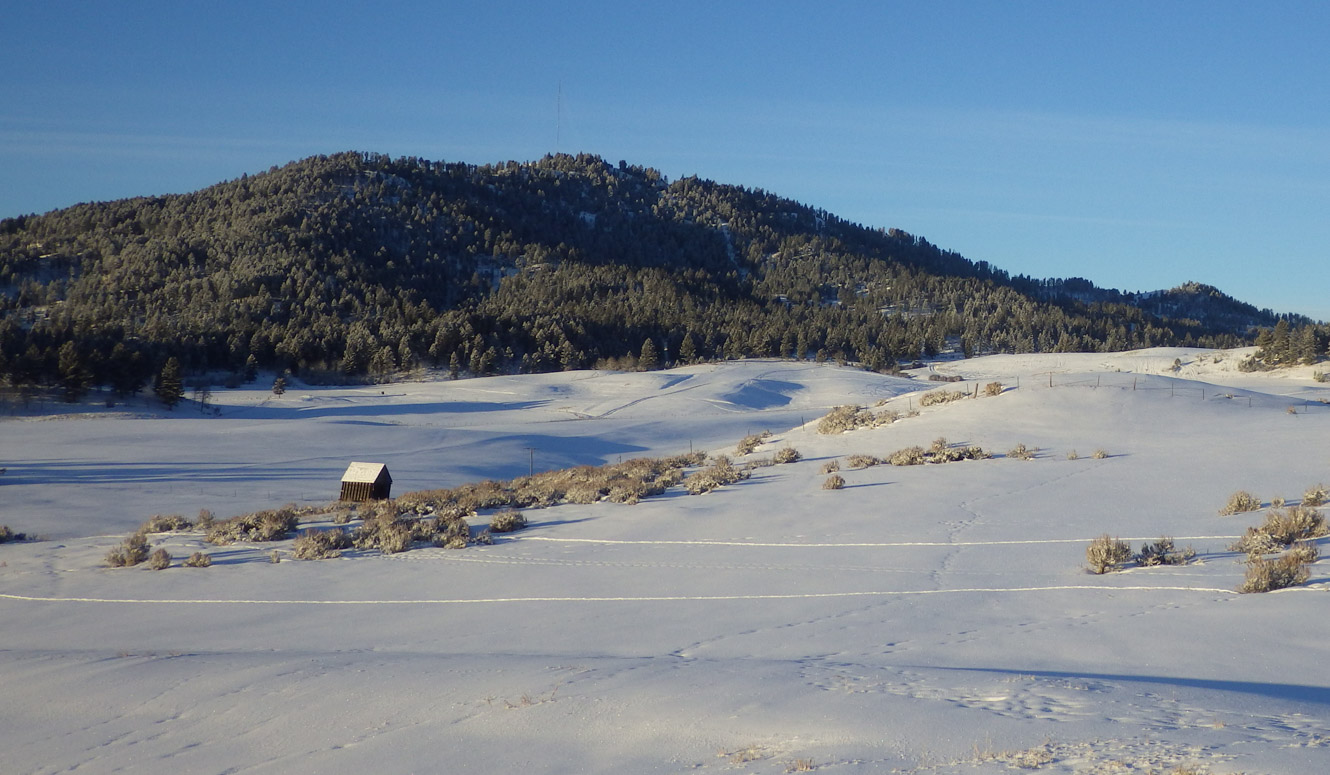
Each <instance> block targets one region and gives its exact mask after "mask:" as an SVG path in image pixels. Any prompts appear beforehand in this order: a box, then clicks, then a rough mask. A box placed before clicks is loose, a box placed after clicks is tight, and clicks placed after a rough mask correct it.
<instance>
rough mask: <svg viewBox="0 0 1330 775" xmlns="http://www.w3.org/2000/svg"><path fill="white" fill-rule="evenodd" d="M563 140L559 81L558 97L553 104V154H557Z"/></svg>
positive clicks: (561, 94) (561, 92)
mask: <svg viewBox="0 0 1330 775" xmlns="http://www.w3.org/2000/svg"><path fill="white" fill-rule="evenodd" d="M562 140H563V81H559V97H558V101H557V102H556V103H555V113H554V152H555V153H558V152H559V145H560V143H561V142H562Z"/></svg>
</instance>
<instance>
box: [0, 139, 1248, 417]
mask: <svg viewBox="0 0 1330 775" xmlns="http://www.w3.org/2000/svg"><path fill="white" fill-rule="evenodd" d="M1197 287H1201V286H1197ZM1211 290H1212V289H1211ZM1203 295H1204V294H1203ZM1145 301H1146V303H1141V302H1142V300H1141V299H1140V298H1139V297H1135V296H1128V295H1124V294H1119V293H1117V292H1115V291H1103V290H1102V289H1096V288H1094V286H1093V285H1090V284H1088V283H1086V282H1085V281H1035V280H1031V279H1029V278H1023V277H1020V278H1012V277H1009V276H1008V275H1007V274H1006V273H1005V272H1002V271H1001V270H999V269H996V268H994V267H991V266H989V265H988V264H986V263H985V262H982V261H978V262H972V261H969V260H967V259H965V258H963V257H962V256H959V255H957V254H956V253H953V252H949V251H946V250H942V249H939V248H937V247H935V246H933V245H931V244H929V243H928V242H927V241H925V240H923V239H921V238H917V237H913V236H911V235H909V234H906V233H904V232H900V231H897V230H874V229H867V228H863V227H860V226H857V225H855V224H851V223H848V222H846V221H844V220H842V219H839V218H837V217H836V216H834V215H832V214H830V213H827V212H824V211H821V210H816V209H813V208H810V207H805V206H803V205H800V204H797V203H795V202H792V201H789V200H786V199H781V198H779V197H776V196H773V195H771V194H768V193H765V192H763V191H755V190H750V189H745V188H740V187H735V186H727V185H720V184H716V183H713V182H710V181H704V180H698V179H695V178H685V179H682V180H676V181H673V182H667V181H666V180H665V179H663V178H662V177H661V175H660V174H659V173H657V172H656V171H654V170H651V169H644V168H642V167H636V166H630V165H626V164H625V163H623V162H620V163H619V164H617V165H611V164H608V163H606V162H605V161H603V160H601V159H599V158H596V157H592V156H585V155H582V156H577V157H572V156H566V155H560V156H553V157H547V158H545V159H543V160H541V161H539V162H534V163H527V164H518V163H515V162H509V163H507V164H499V165H489V166H474V165H467V164H446V163H440V162H430V161H426V160H424V159H417V158H399V159H391V158H388V157H386V156H382V155H374V154H361V153H343V154H337V155H334V156H318V157H313V158H309V159H305V160H303V161H299V162H294V163H292V164H289V165H287V166H285V167H282V168H280V169H279V168H273V169H271V170H269V171H268V172H266V173H263V174H259V175H254V176H244V177H241V178H240V179H238V180H232V181H229V182H226V183H221V184H218V185H215V186H212V187H209V188H206V189H204V190H201V191H198V192H195V193H191V194H184V195H179V196H165V197H149V198H137V199H127V200H121V201H116V202H107V203H99V204H81V205H77V206H75V207H70V208H67V209H64V210H59V211H55V212H51V213H48V214H46V215H40V216H37V215H33V216H25V217H20V218H12V219H6V220H3V221H0V375H4V377H5V378H6V379H7V380H8V381H9V383H10V384H11V385H18V386H23V385H31V384H41V383H46V384H50V383H60V384H63V385H64V386H65V387H66V389H67V390H69V391H71V392H73V393H78V391H79V390H86V388H87V386H89V385H93V384H100V385H106V386H109V387H112V388H114V389H115V390H117V391H120V392H130V391H133V390H136V389H138V388H139V387H141V386H142V385H143V384H145V383H146V381H147V380H149V379H150V378H151V376H152V375H153V374H154V373H156V371H157V370H158V369H159V368H160V367H161V365H162V363H163V362H164V361H166V360H167V359H168V358H169V357H175V358H177V359H178V361H179V363H180V364H181V365H182V366H183V368H184V369H185V370H186V371H194V372H199V371H203V370H218V369H225V370H229V371H231V372H234V373H237V374H241V373H244V372H246V371H249V372H250V373H252V372H253V371H254V370H255V369H257V368H289V369H291V370H293V371H295V372H297V373H301V372H303V373H306V374H309V375H311V376H313V375H315V374H317V373H319V372H323V373H325V374H326V373H327V372H339V373H341V374H346V375H361V374H365V373H367V372H368V373H370V374H386V373H389V372H392V371H394V370H396V369H400V368H406V367H410V366H412V365H416V364H419V363H427V364H432V365H438V366H441V367H449V366H450V365H451V368H452V369H454V370H457V371H469V372H471V373H493V372H503V371H517V370H523V371H547V370H555V369H566V368H579V367H585V366H591V365H593V364H596V363H597V362H605V361H610V360H618V361H620V362H626V360H628V359H632V358H635V357H637V356H639V355H641V354H642V350H643V348H644V346H646V347H647V350H648V352H647V355H646V360H648V361H650V360H652V359H664V358H666V357H668V359H669V360H671V361H675V360H691V359H703V358H721V357H738V356H772V355H805V356H808V357H814V356H820V357H825V358H832V359H843V360H847V361H855V362H861V363H863V364H864V365H865V366H867V367H869V368H873V369H886V368H890V367H891V366H892V365H893V364H895V363H897V362H900V361H902V360H912V359H914V358H917V357H919V356H922V355H928V354H932V353H935V352H937V351H940V350H942V349H944V348H948V347H961V348H963V349H964V350H965V351H966V352H967V353H972V352H981V351H994V350H996V351H1018V352H1024V351H1039V350H1100V349H1104V350H1116V349H1126V348H1133V347H1142V346H1150V345H1165V344H1188V345H1190V344H1197V345H1216V346H1230V345H1235V344H1238V343H1240V342H1241V341H1243V340H1245V338H1246V337H1248V336H1249V334H1250V331H1249V329H1250V327H1251V326H1253V325H1272V324H1273V323H1274V318H1273V316H1271V315H1270V314H1269V313H1268V312H1259V311H1257V310H1255V309H1253V308H1250V307H1248V306H1246V305H1241V304H1239V303H1238V302H1236V301H1234V300H1232V299H1228V298H1227V297H1222V299H1220V300H1219V303H1220V305H1221V306H1222V307H1223V308H1224V309H1225V310H1227V311H1229V312H1233V314H1232V315H1231V316H1230V317H1229V318H1214V320H1218V321H1219V324H1215V323H1212V322H1210V321H1209V320H1206V321H1204V322H1203V321H1201V320H1198V319H1179V318H1165V317H1158V316H1157V313H1163V314H1170V313H1171V312H1173V311H1175V310H1174V308H1172V307H1165V306H1163V300H1162V299H1153V300H1145ZM1152 304H1154V305H1155V306H1154V307H1152V306H1151V305H1152ZM1207 317H1208V316H1207ZM648 343H649V344H648ZM651 351H654V353H653V352H651ZM333 376H335V375H333Z"/></svg>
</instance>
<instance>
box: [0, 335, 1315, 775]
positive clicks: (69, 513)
mask: <svg viewBox="0 0 1330 775" xmlns="http://www.w3.org/2000/svg"><path fill="white" fill-rule="evenodd" d="M1243 354H1244V353H1243V352H1241V351H1231V352H1217V351H1209V350H1192V349H1155V350H1148V351H1139V352H1132V353H1119V354H1111V355H1105V354H1094V355H1082V354H1057V355H1052V354H1046V355H1012V356H989V357H981V358H975V359H971V360H958V361H948V362H943V363H938V364H935V365H934V366H933V367H931V368H930V369H926V370H921V371H919V372H916V373H914V378H913V379H907V378H904V377H891V376H883V375H876V374H870V373H866V372H863V371H858V370H853V369H848V368H838V367H836V366H833V365H822V364H811V363H808V364H804V363H793V362H783V361H775V360H769V361H744V362H730V363H723V364H714V365H705V366H694V367H688V368H680V369H674V370H669V371H661V372H652V373H641V374H626V373H615V372H570V373H563V374H549V375H537V376H514V377H495V378H487V379H472V380H461V381H455V382H454V381H447V380H444V379H432V380H426V381H419V382H409V383H396V384H391V385H386V386H374V387H372V388H371V387H354V388H306V387H300V386H295V387H292V388H290V389H289V390H288V392H287V393H286V394H285V395H284V396H281V397H274V396H273V395H272V394H271V393H270V392H269V391H268V390H266V388H264V389H259V388H254V389H240V390H225V391H224V390H218V391H217V392H216V393H214V395H213V397H212V398H213V404H214V406H216V407H217V408H218V409H219V410H220V413H219V414H217V415H215V416H213V415H206V416H205V415H203V414H200V413H199V412H198V411H197V409H196V408H191V407H192V404H190V403H189V402H187V403H185V404H182V405H181V406H179V407H177V408H176V410H175V411H173V412H166V411H161V410H158V409H153V408H149V407H146V406H134V407H130V408H129V409H126V408H125V407H118V408H115V409H106V408H104V407H102V408H96V407H76V408H74V410H73V411H72V412H70V413H67V414H61V415H51V414H45V415H39V414H38V413H37V410H35V409H34V410H31V412H30V413H28V414H23V415H19V416H15V415H10V416H7V417H3V418H0V467H3V468H6V469H7V471H6V473H5V474H4V475H3V476H0V524H6V525H9V526H10V527H12V528H13V529H15V530H19V531H25V532H28V533H30V534H37V535H39V536H42V537H43V538H44V540H40V541H29V542H22V543H11V544H4V545H0V729H3V730H4V733H5V734H4V739H5V753H4V756H3V758H2V760H0V771H3V772H5V773H54V772H65V771H78V772H81V773H107V772H168V771H169V772H180V773H223V772H225V773H249V772H272V773H362V772H385V773H409V772H416V773H426V772H494V773H506V772H523V773H529V774H531V775H534V774H536V773H574V772H590V773H600V772H605V773H610V772H613V773H676V772H753V773H781V772H787V771H798V770H800V769H807V768H815V771H817V772H829V773H830V772H834V773H878V772H901V773H967V774H968V773H999V772H1009V771H1014V770H1016V769H1017V768H1020V767H1024V768H1026V769H1031V770H1033V771H1039V772H1048V773H1147V772H1148V773H1169V772H1178V773H1237V772H1243V773H1248V774H1249V775H1252V774H1254V773H1281V774H1285V773H1286V774H1288V775H1294V774H1295V773H1296V774H1298V775H1305V774H1308V773H1325V772H1330V669H1328V668H1327V667H1326V664H1327V663H1326V654H1327V644H1328V643H1330V616H1326V611H1327V600H1330V598H1326V597H1323V595H1324V594H1326V592H1327V590H1328V589H1330V574H1327V570H1326V569H1327V567H1330V566H1327V561H1321V562H1318V563H1316V564H1314V565H1313V566H1312V578H1311V581H1310V583H1308V584H1307V585H1305V586H1302V587H1298V588H1294V589H1290V590H1284V591H1280V592H1275V593H1269V594H1263V595H1239V594H1236V593H1235V592H1234V591H1233V590H1234V589H1235V588H1236V587H1237V586H1238V585H1239V584H1240V583H1241V581H1242V577H1243V569H1244V566H1243V565H1242V564H1241V560H1242V559H1243V558H1242V556H1241V555H1239V554H1236V553H1234V552H1232V551H1230V550H1229V548H1228V547H1229V545H1230V544H1231V543H1232V542H1233V540H1234V539H1235V538H1236V537H1237V536H1238V535H1240V534H1241V533H1242V531H1243V529H1244V528H1246V527H1247V526H1249V525H1253V524H1256V523H1258V522H1260V521H1261V520H1262V518H1263V516H1264V513H1263V512H1254V513H1249V514H1242V515H1236V516H1228V517H1221V516H1218V513H1217V512H1218V510H1219V508H1220V507H1221V506H1222V505H1223V504H1224V502H1225V501H1226V500H1227V498H1228V496H1229V494H1230V493H1232V492H1233V491H1235V490H1237V489H1246V490H1250V491H1251V492H1253V493H1256V494H1257V495H1258V496H1260V497H1261V498H1262V499H1263V500H1264V501H1265V502H1266V503H1269V502H1270V501H1271V500H1272V499H1273V498H1275V497H1276V496H1279V497H1284V498H1286V499H1288V501H1289V502H1290V503H1296V502H1297V501H1298V499H1299V498H1300V497H1301V495H1302V493H1303V492H1304V490H1306V489H1307V488H1308V487H1310V486H1312V485H1314V484H1317V483H1318V482H1326V483H1330V405H1327V404H1326V403H1323V402H1322V399H1325V400H1330V386H1327V385H1324V384H1321V383H1318V382H1316V381H1314V380H1313V379H1312V378H1311V374H1312V369H1311V368H1310V367H1308V368H1306V369H1299V370H1293V371H1285V372H1278V373H1273V374H1244V373H1240V372H1238V371H1237V370H1236V368H1235V367H1236V364H1237V362H1238V361H1239V360H1240V358H1241V357H1242V355H1243ZM1175 359H1177V360H1178V361H1180V362H1181V365H1180V368H1178V369H1176V370H1174V368H1173V364H1174V362H1175ZM929 371H936V372H938V373H942V374H956V375H960V376H963V377H965V378H966V381H964V382H960V383H955V384H938V383H934V382H929V381H927V376H928V373H929ZM991 381H1000V382H1002V383H1003V384H1004V386H1005V390H1004V392H1003V393H1002V394H1001V395H999V396H995V397H987V396H984V395H983V390H982V388H983V385H985V384H987V383H988V382H991ZM1050 383H1051V386H1050ZM976 385H977V386H979V388H980V390H979V393H980V397H978V398H975V399H972V400H964V401H958V402H953V403H948V404H943V405H936V406H930V407H927V408H923V409H922V410H921V411H920V413H919V414H918V416H914V417H908V418H906V419H902V420H900V421H898V422H896V423H894V424H891V425H887V426H883V427H879V428H875V429H860V430H856V431H852V432H848V433H844V434H841V435H836V436H822V435H818V434H817V433H816V424H817V423H816V420H817V419H818V418H819V417H820V416H822V415H823V414H825V412H826V411H827V410H828V409H829V408H830V407H832V406H835V405H838V404H846V403H854V404H864V405H869V406H872V405H874V404H877V403H878V402H879V401H886V404H885V407H890V408H895V409H898V410H900V411H902V412H907V411H908V410H909V409H911V408H915V409H917V408H919V406H920V403H919V394H920V392H922V391H928V390H938V389H945V390H967V391H970V392H974V390H975V387H976ZM44 410H45V411H46V412H52V411H68V410H66V409H65V408H64V407H52V406H50V405H48V406H46V407H45V408H44ZM763 430H768V431H771V432H772V434H773V435H772V438H771V439H770V440H769V441H768V442H767V443H765V444H764V445H763V446H762V447H760V448H759V449H758V451H757V452H755V453H753V454H751V455H748V456H745V457H736V458H735V460H736V462H744V461H748V460H753V459H756V458H760V457H764V456H769V455H770V454H771V453H772V452H774V451H775V450H776V449H779V448H780V447H783V446H787V445H789V446H794V447H795V448H797V449H798V450H799V451H800V452H802V453H803V456H804V459H803V460H802V461H800V462H797V463H793V464H788V465H779V466H771V467H762V468H756V469H754V470H753V475H752V478H751V479H749V480H747V481H744V482H741V483H739V484H737V485H733V486H728V487H724V488H721V489H719V490H716V491H714V492H712V493H709V494H706V495H700V496H688V495H686V494H684V492H683V490H682V488H674V489H672V490H671V491H670V492H668V493H667V494H665V495H663V496H659V497H656V498H651V499H647V500H644V501H642V502H641V503H639V504H637V505H621V504H610V503H599V504H592V505H563V506H558V507H555V508H550V509H544V510H527V511H526V516H527V518H528V520H529V521H530V523H531V525H530V527H528V528H527V529H525V530H523V531H520V532H517V533H512V534H506V535H502V536H496V540H495V543H494V544H493V545H491V546H476V547H471V548H467V549H464V550H445V549H436V548H417V549H413V550H411V551H408V552H405V553H401V554H394V555H381V554H379V553H377V552H365V551H349V552H347V553H346V556H344V557H342V558H341V559H336V560H325V561H295V560H287V561H283V562H281V563H278V564H271V563H269V562H268V554H269V552H270V551H271V550H272V548H273V547H274V546H275V547H276V548H277V549H278V550H280V551H287V550H289V546H290V541H286V542H278V543H276V544H235V545H231V546H222V547H213V546H210V545H207V544H204V543H203V542H202V540H201V534H199V533H197V532H180V533H169V534H154V535H153V536H152V538H151V540H152V543H153V544H155V545H160V546H163V547H165V548H167V549H168V550H169V551H170V552H171V553H172V554H173V555H174V556H175V558H176V562H175V564H174V566H173V567H171V568H169V569H167V570H164V571H160V572H154V571H150V570H146V569H144V568H142V567H137V568H127V569H111V568H107V567H104V565H103V563H102V559H103V557H104V555H105V554H106V552H107V550H108V549H110V548H111V547H112V546H114V545H115V544H116V543H118V542H119V541H120V539H121V538H123V537H124V535H125V534H127V533H128V532H130V531H132V530H133V529H135V528H136V527H137V526H138V525H139V524H140V523H142V522H143V521H144V520H145V519H146V518H147V517H148V516H150V515H152V514H160V513H180V514H184V515H186V516H189V517H192V516H193V515H194V514H195V513H197V511H198V509H200V508H204V507H206V508H209V509H211V510H213V511H215V512H216V513H217V514H218V516H219V517H224V516H229V515H231V514H239V513H244V512H246V511H251V510H254V509H259V508H270V507H275V506H278V505H281V504H282V503H285V502H289V501H295V502H327V501H330V500H332V499H334V498H335V497H336V495H337V491H338V482H339V479H340V477H341V475H342V472H343V471H344V470H345V468H346V466H347V464H348V463H349V462H350V461H353V460H372V461H376V462H383V463H386V464H387V465H388V468H389V470H390V471H391V473H392V476H393V480H394V484H393V490H394V493H395V494H401V493H404V492H407V491H411V490H419V489H429V488H435V487H444V486H453V485H457V484H461V483H464V482H467V481H474V480H479V479H486V478H496V479H504V478H511V477H514V476H519V475H522V474H525V473H527V471H528V469H529V468H530V467H534V468H535V469H536V470H548V469H554V468H562V467H566V466H572V465H581V464H599V463H605V462H614V461H617V460H619V459H620V458H623V459H627V458H630V457H638V456H656V455H669V454H676V453H680V452H686V451H688V450H689V448H690V445H691V446H692V447H693V448H695V449H705V450H708V451H711V452H712V453H717V454H719V453H725V454H730V455H733V454H734V445H735V444H736V442H737V441H738V440H739V438H740V437H742V436H744V435H746V434H749V433H753V432H758V431H763ZM938 437H945V438H946V439H947V440H949V441H950V442H952V443H964V444H967V445H968V444H977V445H980V446H982V447H983V448H985V449H986V450H988V451H989V452H992V453H995V456H994V458H992V459H989V460H979V461H965V462H958V463H951V464H946V465H926V466H913V467H892V466H889V465H882V466H875V467H871V468H866V469H851V468H850V467H849V466H848V465H846V462H845V458H846V456H848V455H850V454H854V453H863V454H872V455H877V456H885V455H886V454H888V453H890V452H891V451H893V450H896V449H900V448H902V447H906V446H910V445H915V444H918V445H922V446H925V447H926V446H928V445H929V444H930V443H931V442H932V441H933V440H934V439H935V438H938ZM1018 443H1023V444H1025V445H1027V446H1028V447H1038V448H1039V449H1040V451H1039V453H1038V455H1037V456H1036V457H1035V459H1033V460H1029V461H1022V460H1017V459H1014V458H1010V457H1007V456H1005V454H1004V453H1005V452H1006V451H1007V450H1008V449H1010V448H1012V447H1014V446H1015V445H1016V444H1018ZM1096 449H1103V450H1104V451H1106V452H1107V453H1108V456H1107V457H1104V458H1102V459H1095V458H1094V457H1092V453H1093V452H1094V451H1095V450H1096ZM1072 450H1075V451H1076V452H1078V454H1079V457H1078V458H1077V459H1074V460H1073V459H1068V454H1067V453H1068V452H1070V451H1072ZM833 458H835V459H839V460H840V461H841V471H840V473H841V475H842V476H843V477H844V478H845V480H846V482H847V486H846V487H845V488H844V489H842V490H838V491H826V490H823V489H821V485H822V482H823V480H824V479H825V478H826V476H825V474H822V473H821V467H822V466H823V465H824V464H825V463H826V462H827V461H829V460H831V459H833ZM473 521H474V522H475V523H476V524H483V523H484V521H485V519H484V515H481V516H480V517H478V518H477V519H476V520H473ZM1104 533H1108V534H1111V535H1114V536H1120V537H1121V538H1123V539H1124V540H1130V541H1131V542H1132V544H1133V548H1134V549H1136V548H1139V545H1140V543H1141V542H1142V541H1145V540H1153V539H1156V538H1158V537H1160V536H1164V535H1167V536H1173V537H1175V538H1176V540H1177V543H1178V544H1179V545H1190V546H1192V547H1193V548H1194V549H1195V550H1196V552H1197V558H1196V561H1195V562H1194V563H1192V564H1189V565H1186V566H1163V567H1156V568H1137V567H1131V568H1128V569H1127V570H1125V571H1123V572H1120V573H1111V574H1106V575H1102V576H1099V575H1092V574H1090V573H1089V572H1087V571H1086V570H1085V567H1084V565H1085V546H1086V545H1087V544H1088V543H1089V541H1090V540H1091V539H1092V538H1094V537H1095V536H1098V535H1100V534H1104ZM1325 542H1326V541H1325V539H1322V541H1321V544H1322V551H1323V552H1324V551H1325ZM199 550H202V551H208V552H210V553H211V554H212V556H213V560H214V564H213V566H212V567H210V568H185V567H181V566H180V564H179V562H180V560H181V559H183V558H184V557H186V556H188V555H189V553H190V552H192V551H199Z"/></svg>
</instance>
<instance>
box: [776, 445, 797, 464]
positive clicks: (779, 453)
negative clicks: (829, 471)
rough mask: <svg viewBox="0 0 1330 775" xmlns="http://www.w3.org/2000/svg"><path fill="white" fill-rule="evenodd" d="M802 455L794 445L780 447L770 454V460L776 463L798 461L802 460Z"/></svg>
mask: <svg viewBox="0 0 1330 775" xmlns="http://www.w3.org/2000/svg"><path fill="white" fill-rule="evenodd" d="M803 457H804V456H803V455H801V454H799V450H797V449H795V448H794V447H782V448H780V449H778V450H776V454H775V455H773V456H772V458H771V460H772V462H773V463H776V464H777V465H783V464H785V463H798V462H799V461H800V460H803Z"/></svg>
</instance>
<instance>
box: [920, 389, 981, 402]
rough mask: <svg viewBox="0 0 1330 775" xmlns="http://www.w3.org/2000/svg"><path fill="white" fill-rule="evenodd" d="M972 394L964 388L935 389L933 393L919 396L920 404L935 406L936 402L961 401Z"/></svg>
mask: <svg viewBox="0 0 1330 775" xmlns="http://www.w3.org/2000/svg"><path fill="white" fill-rule="evenodd" d="M969 397H970V394H969V393H966V392H965V391H962V390H934V391H933V392H931V393H924V394H923V395H922V396H919V405H920V406H934V405H936V404H947V403H951V402H952V401H960V400H961V399H964V398H969Z"/></svg>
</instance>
